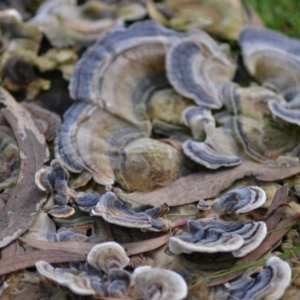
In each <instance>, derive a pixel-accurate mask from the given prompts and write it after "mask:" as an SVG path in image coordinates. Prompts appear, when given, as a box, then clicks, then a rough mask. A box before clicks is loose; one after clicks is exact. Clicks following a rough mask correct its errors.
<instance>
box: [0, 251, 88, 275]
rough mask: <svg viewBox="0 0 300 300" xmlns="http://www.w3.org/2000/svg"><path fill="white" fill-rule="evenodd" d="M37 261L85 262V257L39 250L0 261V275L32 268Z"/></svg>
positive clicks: (63, 252) (64, 252)
mask: <svg viewBox="0 0 300 300" xmlns="http://www.w3.org/2000/svg"><path fill="white" fill-rule="evenodd" d="M39 260H45V261H47V262H48V263H63V262H69V261H80V260H81V261H85V260H86V255H79V254H75V253H71V252H66V251H60V250H41V251H33V252H30V253H22V254H17V255H13V256H11V257H8V258H6V259H0V275H4V274H8V273H11V272H15V271H18V270H22V269H25V268H29V267H34V266H35V263H36V262H37V261H39Z"/></svg>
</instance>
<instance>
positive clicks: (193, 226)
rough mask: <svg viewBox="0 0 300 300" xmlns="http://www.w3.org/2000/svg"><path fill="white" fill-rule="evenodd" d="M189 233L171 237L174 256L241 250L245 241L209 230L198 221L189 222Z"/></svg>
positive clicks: (170, 245)
mask: <svg viewBox="0 0 300 300" xmlns="http://www.w3.org/2000/svg"><path fill="white" fill-rule="evenodd" d="M188 230H189V233H185V234H181V235H178V236H174V237H171V238H170V240H169V249H170V250H171V252H173V253H174V254H180V253H192V252H207V253H215V252H230V251H233V250H237V249H239V248H240V247H241V246H242V245H243V243H244V241H243V238H242V237H240V236H238V235H237V234H227V233H224V231H222V230H220V231H218V230H207V229H206V228H205V227H203V226H202V225H201V224H199V223H198V222H197V221H188Z"/></svg>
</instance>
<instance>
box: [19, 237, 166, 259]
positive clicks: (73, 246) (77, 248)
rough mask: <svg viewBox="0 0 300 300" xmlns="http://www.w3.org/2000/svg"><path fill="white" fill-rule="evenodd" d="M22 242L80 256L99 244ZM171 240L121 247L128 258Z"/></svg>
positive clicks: (162, 238)
mask: <svg viewBox="0 0 300 300" xmlns="http://www.w3.org/2000/svg"><path fill="white" fill-rule="evenodd" d="M19 239H20V240H21V241H22V242H24V243H26V244H28V245H30V246H32V247H34V248H37V249H41V250H62V251H68V252H71V253H74V254H78V255H82V256H84V255H87V254H88V253H89V252H90V250H91V249H92V248H93V247H94V246H95V245H97V244H94V243H86V242H45V241H38V240H34V239H28V238H24V237H20V238H19ZM168 240H169V235H168V234H166V235H163V236H160V237H158V238H154V239H150V240H145V241H141V242H134V243H125V244H121V246H122V247H123V248H124V249H125V251H126V254H127V255H128V256H131V255H135V254H140V253H143V252H147V251H151V250H154V249H156V248H158V247H160V246H162V245H164V244H165V243H166V242H167V241H168Z"/></svg>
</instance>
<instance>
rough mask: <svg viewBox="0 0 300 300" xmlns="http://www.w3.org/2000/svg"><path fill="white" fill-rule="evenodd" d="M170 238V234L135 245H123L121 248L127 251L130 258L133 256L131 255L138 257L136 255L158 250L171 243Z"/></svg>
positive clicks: (135, 243)
mask: <svg viewBox="0 0 300 300" xmlns="http://www.w3.org/2000/svg"><path fill="white" fill-rule="evenodd" d="M169 238H170V236H169V234H165V235H163V236H160V237H158V238H154V239H150V240H144V241H140V242H134V243H126V244H121V246H122V247H123V248H124V249H125V251H126V254H127V255H128V256H131V255H136V254H140V253H144V252H148V251H151V250H154V249H157V248H159V247H160V246H162V245H164V244H165V243H167V242H168V241H169Z"/></svg>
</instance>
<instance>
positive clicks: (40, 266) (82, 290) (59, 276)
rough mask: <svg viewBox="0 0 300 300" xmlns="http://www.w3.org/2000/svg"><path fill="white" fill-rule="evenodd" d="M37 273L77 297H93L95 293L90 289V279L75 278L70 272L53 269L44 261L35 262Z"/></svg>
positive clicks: (83, 277)
mask: <svg viewBox="0 0 300 300" xmlns="http://www.w3.org/2000/svg"><path fill="white" fill-rule="evenodd" d="M35 265H36V268H37V270H38V272H39V273H40V274H41V275H43V276H45V277H47V278H49V279H52V280H54V281H55V282H57V283H59V284H60V285H63V286H66V287H68V288H69V289H70V290H71V291H73V292H74V293H76V294H78V295H95V294H96V291H95V290H94V289H93V288H92V287H91V282H90V279H89V278H88V277H86V276H76V274H72V272H71V270H67V269H62V268H53V267H52V266H51V265H50V264H48V263H47V262H45V261H42V260H40V261H38V262H36V264H35Z"/></svg>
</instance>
